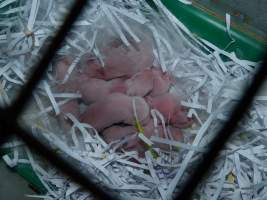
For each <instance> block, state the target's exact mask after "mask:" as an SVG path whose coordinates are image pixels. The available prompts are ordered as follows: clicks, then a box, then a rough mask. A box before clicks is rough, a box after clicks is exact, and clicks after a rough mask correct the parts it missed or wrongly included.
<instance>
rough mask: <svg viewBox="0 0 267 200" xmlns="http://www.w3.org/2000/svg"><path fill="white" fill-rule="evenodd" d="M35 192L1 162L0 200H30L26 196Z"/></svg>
mask: <svg viewBox="0 0 267 200" xmlns="http://www.w3.org/2000/svg"><path fill="white" fill-rule="evenodd" d="M33 193H34V192H33V191H32V190H31V189H30V188H29V187H28V184H27V182H26V181H25V180H24V179H23V178H21V177H20V176H18V175H17V174H16V173H14V172H12V171H11V170H10V169H8V168H7V166H6V165H5V164H4V162H3V161H0V199H1V200H30V199H32V198H28V197H26V196H25V194H33Z"/></svg>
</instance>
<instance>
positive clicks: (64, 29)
mask: <svg viewBox="0 0 267 200" xmlns="http://www.w3.org/2000/svg"><path fill="white" fill-rule="evenodd" d="M36 2H38V1H36ZM155 2H157V3H158V4H157V5H154V6H155V7H157V6H158V5H162V4H160V3H159V1H155ZM86 3H88V4H90V3H91V2H87V1H86V0H80V1H76V2H74V3H73V5H71V7H70V8H69V12H68V14H67V15H66V17H65V20H64V23H63V24H62V25H61V26H60V28H59V30H58V31H57V33H56V35H55V36H54V37H52V40H51V42H49V44H48V45H47V47H46V48H44V50H43V54H42V55H40V58H39V59H38V60H37V61H36V64H35V65H34V67H33V70H32V72H31V74H30V75H29V78H28V80H27V81H26V83H25V85H23V87H22V88H21V89H20V90H19V91H18V95H17V96H16V97H15V98H14V101H13V102H12V103H11V104H10V105H8V106H6V107H4V108H1V110H0V118H1V126H0V128H1V133H2V134H1V138H0V139H1V140H0V144H3V143H4V142H6V141H7V140H8V138H10V137H11V136H12V135H16V136H17V137H18V138H20V139H22V140H23V142H24V143H25V144H26V145H27V146H28V147H29V148H30V149H32V150H34V151H36V152H37V153H38V154H40V155H41V156H42V157H44V158H45V159H46V160H48V161H49V162H51V163H52V164H53V165H55V166H56V167H57V168H58V169H59V170H61V171H62V172H63V173H64V174H66V175H67V176H68V177H70V178H71V179H72V180H74V181H75V182H77V183H78V184H81V185H82V186H83V188H85V189H88V190H89V191H90V192H91V193H92V194H93V195H95V196H96V197H99V198H100V199H107V198H112V199H121V198H122V196H120V194H118V193H117V192H116V190H117V189H116V188H112V187H111V188H110V187H108V186H107V185H104V184H102V183H101V182H99V181H96V179H95V178H93V177H95V176H96V171H94V170H91V171H90V170H84V167H83V165H82V164H81V162H77V160H75V159H74V158H75V156H73V157H70V156H69V155H68V156H66V154H64V153H62V149H60V148H58V146H56V145H53V144H52V143H51V142H49V139H50V140H52V141H53V140H54V141H56V140H57V138H56V137H50V138H47V137H46V136H45V135H44V136H42V135H41V136H40V134H39V133H38V128H37V129H32V132H29V129H27V128H25V126H24V124H25V122H23V123H21V120H22V121H23V119H21V115H22V114H23V112H24V111H25V109H26V108H27V106H29V104H30V103H29V102H30V101H31V98H32V95H31V94H32V93H33V91H34V90H35V89H36V88H37V87H38V85H39V83H40V81H41V80H42V78H43V76H44V74H45V73H46V71H47V69H48V67H49V66H50V63H51V60H52V58H53V57H54V56H55V54H56V53H57V52H58V50H59V49H60V48H61V45H62V43H63V42H64V38H65V37H66V35H67V33H68V32H69V30H70V29H71V27H72V25H73V24H74V23H75V22H76V20H77V19H78V17H79V14H80V13H82V9H83V7H85V5H86ZM87 6H88V5H87ZM89 6H91V5H89ZM159 8H161V7H158V9H159ZM164 14H165V16H170V15H168V14H166V13H164ZM111 17H112V16H111ZM113 25H114V24H113ZM162 26H163V24H162ZM91 36H92V37H93V33H92V35H91ZM26 37H28V38H30V39H31V40H32V41H31V42H33V39H32V34H31V33H30V32H29V33H27V32H26ZM230 39H232V38H231V37H230ZM155 40H156V39H155ZM206 51H210V49H209V48H207V49H206ZM215 57H216V54H215ZM217 59H218V55H217ZM234 59H235V58H234ZM219 60H221V59H219ZM236 61H237V62H238V59H237V58H236ZM221 62H223V61H221ZM219 64H220V63H219ZM246 64H247V65H249V67H250V66H251V65H252V66H254V65H253V63H252V62H250V61H247V63H246ZM264 66H265V63H262V66H261V67H258V68H257V70H256V73H255V74H253V75H254V76H253V78H251V83H250V84H248V86H247V87H245V89H244V90H243V92H242V93H241V97H238V98H239V99H241V100H240V101H239V102H238V104H233V105H230V104H228V105H227V106H228V107H229V110H230V111H229V113H230V114H229V118H227V119H226V122H225V123H223V124H222V126H218V127H216V129H214V130H216V131H214V130H213V137H211V138H209V139H210V140H211V141H209V142H208V143H207V144H209V145H208V147H207V148H205V150H203V151H202V152H201V156H200V157H201V159H199V158H198V159H197V160H198V161H199V162H198V163H196V164H195V166H194V168H193V169H195V170H193V171H191V175H189V176H188V177H187V179H186V180H185V182H184V183H183V185H182V186H181V187H180V190H179V193H178V195H177V196H174V197H173V198H175V199H189V198H191V197H192V195H193V192H194V190H195V189H196V187H197V186H198V184H199V182H200V181H201V180H202V178H203V176H204V175H205V174H206V173H207V172H209V170H211V167H212V166H213V165H212V164H213V163H214V162H215V159H216V157H217V156H218V155H219V152H220V150H221V149H222V148H223V147H224V145H225V143H226V142H227V140H228V139H229V138H230V136H231V134H232V132H233V131H234V130H235V129H236V127H237V126H238V122H239V121H240V120H241V119H242V117H243V115H244V114H245V113H246V112H247V111H248V108H249V106H250V105H251V103H252V101H253V97H254V96H255V95H256V94H257V91H258V90H259V88H260V86H261V85H262V83H263V82H264V80H265V78H266V77H265V76H266V70H267V69H266V67H265V68H264ZM255 68H256V67H255ZM44 85H45V84H44ZM44 87H45V86H44ZM226 103H228V102H226ZM230 108H231V109H230ZM212 117H213V116H212ZM70 118H71V117H70ZM209 119H210V120H211V118H208V119H207V121H208V122H209ZM27 123H29V124H31V123H32V121H28V122H27ZM22 124H23V125H22ZM39 128H40V127H39ZM40 129H41V128H40ZM66 148H67V147H66ZM65 150H66V149H65ZM192 152H193V151H192V150H191V151H189V153H188V154H187V157H185V159H188V158H189V157H190V158H189V159H191V157H192V156H193V153H192ZM27 153H28V155H31V154H30V153H29V150H28V152H27ZM191 153H192V155H191ZM151 154H152V153H151ZM152 155H153V154H152ZM190 155H191V156H190ZM30 157H31V156H30ZM151 159H153V156H152V157H151ZM179 176H180V175H179V173H177V174H176V175H175V176H174V178H173V182H174V183H175V181H176V179H177V177H179ZM152 177H153V176H152ZM176 185H177V184H173V188H171V189H169V191H171V194H169V196H165V198H167V199H168V198H171V196H172V194H173V191H174V190H175V186H176ZM136 188H137V186H136ZM158 190H159V193H160V195H161V197H162V198H163V196H164V194H167V193H165V192H164V191H162V188H160V187H158ZM124 197H125V196H124ZM128 197H129V198H130V199H131V198H133V197H131V196H128Z"/></svg>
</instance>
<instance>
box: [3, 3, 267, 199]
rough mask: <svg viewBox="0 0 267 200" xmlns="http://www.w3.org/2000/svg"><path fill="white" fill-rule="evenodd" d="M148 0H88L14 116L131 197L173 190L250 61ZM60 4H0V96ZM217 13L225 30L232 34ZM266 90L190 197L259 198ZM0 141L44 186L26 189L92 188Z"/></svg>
mask: <svg viewBox="0 0 267 200" xmlns="http://www.w3.org/2000/svg"><path fill="white" fill-rule="evenodd" d="M14 2H17V1H15V0H13V1H10V0H5V1H3V2H2V3H1V4H0V8H2V7H6V6H8V5H13V3H14ZM153 2H154V4H155V6H156V7H157V11H156V10H155V9H154V8H152V7H150V5H148V4H147V3H146V2H145V1H141V0H135V1H134V0H114V1H113V0H112V1H105V0H96V1H93V3H92V4H91V6H90V7H88V8H87V9H85V11H84V12H83V13H82V14H81V17H80V19H79V20H78V21H77V22H76V23H75V25H74V27H73V29H72V30H71V32H70V34H69V35H67V37H66V41H65V44H64V46H63V47H62V48H61V50H60V51H59V52H58V58H57V59H55V60H54V61H53V62H52V63H51V66H50V68H49V70H48V72H47V76H46V79H45V80H43V81H42V83H41V84H40V85H39V86H38V89H37V90H36V91H35V92H34V94H33V100H34V101H33V103H32V105H31V106H30V107H29V108H28V109H27V111H26V112H25V113H24V115H23V117H22V119H23V121H24V122H23V123H24V124H27V127H29V130H31V131H32V132H33V134H35V135H38V136H40V137H42V138H43V139H44V140H46V141H47V142H48V143H49V144H51V148H54V149H55V152H60V153H62V155H63V156H68V157H70V158H71V159H74V160H76V161H77V163H79V165H80V167H81V170H88V171H90V172H91V173H93V174H95V175H96V177H97V178H96V179H97V180H96V181H97V182H99V183H102V184H104V185H106V186H107V187H108V188H110V189H111V190H114V191H118V194H119V195H120V196H121V197H123V198H129V199H140V200H142V199H143V200H145V199H146V200H149V199H171V198H172V196H173V195H174V194H175V191H176V190H179V185H182V184H183V182H184V181H185V180H186V178H187V177H188V174H190V172H191V171H192V170H194V165H195V163H196V162H198V159H199V158H200V157H201V153H202V152H203V151H205V149H206V148H207V147H208V145H209V142H210V140H211V139H212V138H213V136H214V134H215V133H216V130H218V128H219V127H220V126H221V125H222V124H223V122H224V121H225V120H226V119H227V117H228V114H229V112H231V108H232V107H233V106H234V105H235V104H236V103H237V102H238V100H239V96H240V94H241V92H240V91H242V88H244V87H245V86H246V84H248V83H249V81H250V80H251V77H252V76H253V72H254V71H255V69H256V68H257V66H258V63H255V62H251V61H248V60H240V59H239V58H237V56H236V55H235V53H234V52H232V53H228V52H226V51H224V50H221V49H218V48H217V47H216V46H214V45H213V44H211V43H210V42H208V41H206V40H204V39H201V38H198V37H196V36H195V35H193V34H192V33H191V32H190V31H189V30H188V29H187V28H186V27H185V26H184V25H183V24H182V22H180V21H179V20H178V19H177V18H176V17H174V16H173V15H172V14H171V13H170V12H169V11H168V9H167V8H166V7H165V6H164V5H163V4H162V2H161V1H160V0H154V1H153ZM185 2H186V3H188V1H185ZM68 6H69V2H66V1H61V0H56V1H53V0H47V1H40V0H31V1H21V2H20V4H16V5H15V7H14V5H13V7H12V9H8V10H7V11H5V13H4V14H6V15H7V14H14V16H15V17H12V16H11V17H8V18H5V19H3V24H4V22H5V25H3V26H5V27H4V29H3V30H4V31H1V32H0V47H1V52H2V54H3V55H4V56H3V57H1V58H0V63H1V70H0V76H1V93H2V95H1V96H0V103H1V105H8V104H10V103H11V100H10V98H11V97H12V96H14V91H15V90H17V89H18V88H19V87H20V85H22V84H23V83H24V82H25V81H26V79H27V77H28V75H29V74H30V70H31V69H30V66H31V64H32V63H33V62H34V61H35V60H36V59H38V56H39V55H40V54H41V53H42V48H41V47H42V46H43V45H44V44H45V43H47V42H48V41H49V36H50V35H51V34H53V32H54V31H55V30H56V27H58V26H59V25H60V23H61V22H62V20H63V15H64V13H66V12H68V9H67V8H68ZM16 14H18V15H19V16H20V18H16ZM226 19H227V20H226V22H227V24H226V27H227V28H226V30H227V31H226V33H225V34H228V35H229V37H230V39H231V42H235V41H234V40H233V39H232V36H231V30H230V16H229V15H227V17H226ZM1 26H2V25H1ZM107 44H108V45H107ZM29 58H30V59H29ZM91 94H92V95H91ZM266 100H267V95H265V94H264V91H262V94H260V95H259V96H257V97H256V98H255V102H254V104H253V106H252V107H251V109H250V111H249V112H248V113H247V115H246V117H245V119H243V121H242V122H240V124H239V128H238V130H237V131H236V133H235V134H234V136H233V137H232V139H231V140H230V141H229V142H228V143H227V145H226V146H225V148H224V149H223V150H222V151H221V154H220V156H219V157H218V159H217V161H216V163H214V166H213V169H212V171H211V172H210V173H209V174H210V176H209V177H207V179H206V180H205V181H203V183H202V184H201V185H200V187H199V188H198V190H197V191H196V193H195V197H194V198H195V199H213V200H215V199H244V200H246V199H255V200H260V199H266V197H267V196H266V192H265V191H266V187H265V185H266V181H264V180H265V178H266V175H267V174H266V169H267V168H266V157H267V151H266V147H265V143H266V142H265V141H266V137H267V135H266V125H267V121H266V118H265V115H266V112H267V109H266V106H265V104H266V103H265V101H266ZM27 122H28V123H27ZM4 146H5V147H8V148H11V147H12V148H14V151H13V155H5V156H3V159H4V161H5V162H6V163H7V164H8V165H9V166H10V167H14V166H16V165H19V164H20V163H24V164H25V163H26V164H30V165H31V166H32V169H33V170H34V172H35V173H36V175H37V176H38V178H39V179H40V181H41V183H42V184H43V186H44V187H45V189H46V190H47V193H46V194H42V195H27V196H29V197H33V198H41V199H47V200H48V199H79V200H85V199H94V197H93V196H92V195H91V194H90V193H88V192H87V191H84V190H83V188H81V186H79V185H77V184H75V183H73V182H72V181H71V180H69V178H67V177H64V176H63V175H62V174H61V173H60V172H59V171H57V170H56V169H55V168H54V167H53V166H51V165H49V164H47V163H46V162H45V161H44V160H42V159H40V158H39V157H38V155H35V154H32V152H31V151H30V150H29V149H28V148H27V147H24V146H23V143H22V142H20V141H12V142H9V143H6V144H5V145H4Z"/></svg>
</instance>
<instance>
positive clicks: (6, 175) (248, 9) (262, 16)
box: [0, 0, 267, 200]
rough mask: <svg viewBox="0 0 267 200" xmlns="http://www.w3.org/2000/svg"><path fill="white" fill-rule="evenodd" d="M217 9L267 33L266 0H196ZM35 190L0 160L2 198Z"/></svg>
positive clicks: (19, 196) (18, 196) (10, 199)
mask: <svg viewBox="0 0 267 200" xmlns="http://www.w3.org/2000/svg"><path fill="white" fill-rule="evenodd" d="M195 1H197V2H200V3H203V4H205V5H208V6H212V7H213V8H214V9H217V10H218V12H222V13H225V12H229V13H231V14H233V15H234V16H236V17H237V18H238V19H239V20H241V21H243V22H244V23H248V24H250V25H252V26H254V27H256V28H258V29H260V30H262V31H264V32H265V33H267V14H266V13H267V12H266V11H267V1H266V0H253V1H252V0H195ZM32 193H33V191H32V190H31V189H30V188H29V187H28V186H27V183H26V182H25V181H24V180H23V179H22V178H21V177H19V176H18V175H16V174H15V173H14V172H12V171H10V170H9V169H8V168H7V167H6V166H5V165H4V164H3V162H2V161H0V199H1V200H17V199H20V200H26V199H30V198H27V197H25V196H24V195H25V194H32Z"/></svg>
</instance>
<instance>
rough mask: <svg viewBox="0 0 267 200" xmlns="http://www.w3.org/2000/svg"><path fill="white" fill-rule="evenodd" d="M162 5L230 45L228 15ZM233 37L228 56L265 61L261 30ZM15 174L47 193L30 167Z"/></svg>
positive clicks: (234, 26) (237, 28) (236, 29)
mask: <svg viewBox="0 0 267 200" xmlns="http://www.w3.org/2000/svg"><path fill="white" fill-rule="evenodd" d="M162 2H163V3H164V4H165V5H166V6H167V8H168V9H169V10H170V11H171V12H172V13H173V14H174V15H175V16H176V17H177V18H178V19H179V20H180V21H182V22H183V23H184V25H185V26H186V27H187V28H188V29H189V30H190V31H191V32H192V33H194V34H196V35H197V36H199V37H201V38H204V39H206V40H208V41H209V42H211V43H213V44H214V45H215V46H217V47H219V48H221V49H224V48H225V47H226V46H227V44H228V43H229V42H230V38H229V36H228V35H227V33H226V25H225V16H224V15H219V14H218V13H215V12H212V11H211V10H210V9H207V8H205V7H203V6H201V5H200V4H196V3H193V4H192V5H185V4H183V3H180V2H179V1H178V0H162ZM231 34H232V36H233V38H234V39H235V41H236V42H235V43H234V44H233V45H231V46H230V48H229V49H227V51H228V52H233V51H234V52H235V53H236V55H237V56H238V57H239V58H241V59H247V60H252V61H259V60H261V59H262V57H263V55H264V54H265V51H266V49H267V40H266V39H265V38H264V37H263V36H262V35H261V34H259V31H258V30H256V29H253V28H252V27H249V26H248V25H244V24H240V23H236V22H233V21H232V23H231ZM8 152H10V150H3V149H2V150H0V154H1V155H3V154H6V153H8ZM14 170H15V171H16V172H17V173H18V174H19V175H21V176H22V177H24V178H25V179H26V180H27V181H28V182H29V184H30V185H31V186H32V187H34V188H35V189H36V190H37V191H38V192H40V193H45V192H46V189H45V188H44V187H43V185H42V183H41V182H40V180H39V179H38V177H37V176H36V175H35V173H34V172H33V170H32V168H31V166H30V165H28V164H19V165H18V166H16V167H15V168H14Z"/></svg>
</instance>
